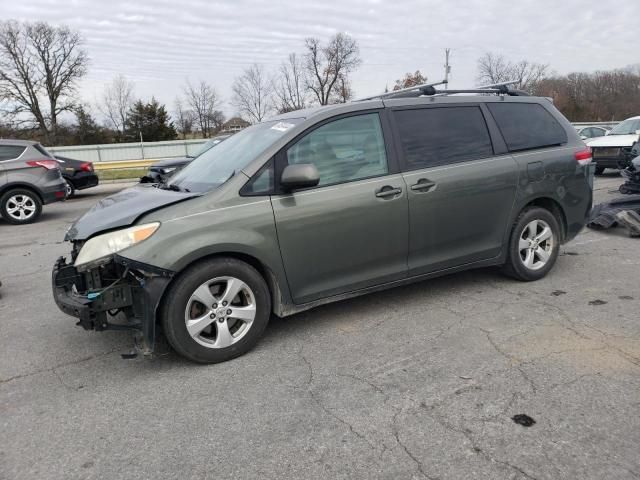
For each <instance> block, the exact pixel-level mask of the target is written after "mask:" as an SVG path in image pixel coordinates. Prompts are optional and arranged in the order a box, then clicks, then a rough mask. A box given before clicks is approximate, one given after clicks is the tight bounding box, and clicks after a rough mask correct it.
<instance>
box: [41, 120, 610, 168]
mask: <svg viewBox="0 0 640 480" xmlns="http://www.w3.org/2000/svg"><path fill="white" fill-rule="evenodd" d="M617 123H618V122H575V123H573V126H575V127H590V126H596V125H597V126H603V127H613V126H614V125H616V124H617ZM206 141H207V140H206V139H204V140H203V139H199V140H171V141H166V142H137V143H112V144H106V145H81V146H73V147H47V148H48V150H49V151H51V152H52V153H54V154H57V155H61V156H63V157H71V158H76V159H78V160H86V161H88V162H117V161H123V160H145V159H158V158H176V157H184V156H187V155H193V154H194V153H195V152H196V151H197V150H198V149H199V148H200V145H202V144H203V143H204V142H206Z"/></svg>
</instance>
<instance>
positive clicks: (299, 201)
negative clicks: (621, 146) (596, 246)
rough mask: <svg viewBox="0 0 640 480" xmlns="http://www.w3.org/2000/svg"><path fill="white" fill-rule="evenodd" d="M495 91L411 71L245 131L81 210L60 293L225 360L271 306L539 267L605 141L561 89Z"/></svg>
mask: <svg viewBox="0 0 640 480" xmlns="http://www.w3.org/2000/svg"><path fill="white" fill-rule="evenodd" d="M487 90H488V89H483V90H482V91H481V92H480V93H482V94H481V95H475V96H470V95H467V96H456V93H467V94H468V93H470V91H458V92H456V91H452V90H449V91H448V92H444V91H438V90H435V89H434V88H433V86H430V88H426V86H425V88H422V87H414V90H413V89H412V90H409V92H413V91H415V92H416V93H415V94H414V96H413V97H412V98H409V97H406V95H407V92H406V91H405V92H402V91H400V92H391V93H389V94H387V95H383V98H377V99H374V100H366V101H358V102H351V103H346V104H339V105H329V106H324V107H318V108H313V109H309V110H301V111H295V112H290V113H287V114H284V115H280V116H278V117H275V118H273V119H271V120H269V121H265V122H262V123H259V124H257V125H253V126H251V127H249V128H247V129H245V130H242V131H241V132H239V133H237V134H235V135H234V136H233V137H231V138H229V139H228V140H226V141H225V142H223V143H222V144H220V145H219V146H217V147H216V148H213V149H211V150H209V151H207V152H205V153H204V154H202V155H200V156H199V157H198V158H196V159H195V160H194V161H193V162H191V163H190V164H189V165H188V166H187V167H185V168H184V169H183V170H182V171H180V172H179V173H177V174H176V175H174V176H173V177H171V178H170V179H169V182H168V183H167V184H154V185H144V184H139V185H137V186H135V187H133V188H130V189H127V190H124V191H122V192H120V193H118V194H116V195H113V196H111V197H109V198H106V199H103V200H102V201H101V202H100V203H98V204H97V205H96V206H95V207H93V209H91V210H90V211H88V212H87V213H86V214H85V215H84V216H83V217H82V218H80V219H79V220H78V221H76V222H75V223H74V224H73V225H72V226H71V228H70V229H69V231H68V232H67V235H66V240H67V241H70V242H71V243H72V245H70V246H71V254H70V257H69V259H68V260H67V259H65V258H63V257H60V258H59V259H58V261H57V262H56V264H55V266H54V268H53V274H52V275H53V294H54V297H55V300H56V303H57V305H58V307H59V308H60V309H61V310H62V311H63V312H65V313H68V314H69V315H72V316H74V317H77V318H79V320H80V321H79V324H80V325H81V326H83V327H84V328H86V329H95V330H105V329H109V328H119V329H122V328H129V329H131V330H133V331H135V332H137V334H138V338H139V339H140V343H139V345H141V346H142V349H143V351H144V352H151V351H152V349H153V346H154V338H155V332H156V328H157V327H158V328H161V329H162V330H163V332H164V334H165V335H166V337H167V339H168V340H169V342H170V344H171V345H172V346H173V348H174V349H175V350H176V351H177V352H179V353H180V354H182V355H184V356H185V357H187V358H189V359H191V360H194V361H197V362H203V363H213V362H221V361H224V360H229V359H231V358H234V357H237V356H238V355H241V354H243V353H245V352H247V351H249V350H250V349H251V348H252V347H253V346H254V345H255V344H256V343H257V342H258V339H259V338H260V336H261V335H262V332H263V331H264V329H265V327H266V326H267V323H268V322H269V319H270V318H271V316H272V315H273V314H275V315H278V316H287V315H291V314H294V313H296V312H301V311H304V310H307V309H310V308H313V307H315V306H318V305H322V304H325V303H329V302H335V301H338V300H342V299H345V298H348V297H354V296H357V295H362V294H365V293H369V292H374V291H378V290H381V289H385V288H390V287H397V286H401V285H405V284H407V283H411V282H416V281H420V280H424V279H426V278H431V277H436V276H441V275H445V274H449V273H453V272H458V271H462V270H468V269H471V268H479V267H487V266H493V265H499V266H501V267H502V269H503V271H504V272H505V273H506V274H507V275H509V276H511V277H513V278H515V279H518V280H521V281H534V280H540V279H542V278H543V277H545V275H546V274H547V273H548V272H549V271H550V270H551V268H552V267H553V266H554V264H555V262H556V258H557V257H558V253H559V251H560V246H561V245H562V244H563V243H566V242H568V241H570V240H571V239H573V238H574V237H575V236H576V235H577V234H578V232H579V231H580V230H581V229H582V228H583V226H584V225H585V222H586V221H587V216H588V213H589V211H590V209H591V201H592V185H593V168H592V166H591V151H590V149H589V148H588V147H586V145H585V144H584V142H583V141H582V140H581V139H580V137H579V136H578V134H577V132H576V131H575V129H574V128H573V127H572V126H571V124H570V123H569V122H568V121H567V119H566V118H564V117H563V116H562V114H561V113H560V112H559V111H558V110H557V109H556V108H555V107H554V106H553V104H552V103H551V102H550V101H549V100H548V99H546V98H538V97H529V96H523V94H522V93H521V92H511V91H508V90H506V89H504V88H501V89H499V90H498V89H495V90H491V91H490V92H488V91H487ZM487 93H495V94H494V95H487ZM398 94H403V95H404V96H405V98H400V97H395V98H394V95H398ZM421 94H423V95H426V96H419V95H421ZM428 288H429V287H428V286H425V289H428ZM336 312H337V310H336ZM116 313H124V316H125V317H126V318H128V319H129V320H128V323H126V324H123V323H120V324H117V325H116V324H115V322H113V321H112V318H113V316H114V315H115V314H116ZM122 320H123V319H122V317H119V318H118V321H120V322H122ZM397 320H398V322H399V328H400V327H401V325H402V322H403V321H404V319H402V318H398V319H397Z"/></svg>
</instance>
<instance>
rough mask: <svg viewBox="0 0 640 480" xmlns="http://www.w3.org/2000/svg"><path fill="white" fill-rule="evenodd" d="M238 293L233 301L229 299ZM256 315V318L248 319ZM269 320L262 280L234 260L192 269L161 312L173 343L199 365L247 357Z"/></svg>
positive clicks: (170, 293) (171, 291) (213, 261)
mask: <svg viewBox="0 0 640 480" xmlns="http://www.w3.org/2000/svg"><path fill="white" fill-rule="evenodd" d="M240 284H242V285H243V286H242V287H241V286H240ZM245 287H246V288H245ZM236 289H238V290H237V291H238V293H237V294H236V295H235V296H233V297H231V296H230V295H233V294H230V293H229V294H227V295H225V293H227V292H230V291H231V290H233V291H234V292H235V291H236ZM225 290H226V292H225ZM207 292H208V293H207ZM229 298H231V301H230V302H229V303H227V304H224V302H227V301H228V299H229ZM205 303H211V305H208V304H207V305H205ZM229 312H231V313H229ZM252 313H253V319H252V320H250V321H249V320H247V319H248V318H249V317H250V316H251V314H252ZM211 315H214V317H211ZM236 315H237V316H236ZM241 316H242V317H245V318H246V319H244V320H243V319H241V318H240V317H241ZM270 316H271V295H270V294H269V288H268V287H267V284H266V283H265V281H264V279H263V278H262V276H261V275H260V273H258V271H257V270H256V269H255V268H253V267H252V266H251V265H248V264H246V263H244V262H241V261H239V260H236V259H234V258H215V259H209V260H203V261H201V262H198V263H196V264H195V265H193V266H191V267H189V268H188V269H187V270H185V271H184V272H183V273H182V274H181V275H180V276H179V277H178V278H176V280H175V281H174V282H173V284H172V285H171V286H170V287H169V290H168V292H167V294H166V295H165V298H164V300H163V302H162V306H161V309H160V321H161V322H162V327H163V329H164V332H165V335H166V337H167V340H168V341H169V344H170V345H171V346H172V347H173V348H174V350H175V351H176V352H178V353H179V354H180V355H182V356H183V357H185V358H188V359H189V360H192V361H194V362H198V363H219V362H224V361H227V360H231V359H232V358H235V357H238V356H240V355H243V354H244V353H246V352H248V351H249V350H251V349H252V348H253V347H254V346H255V345H256V344H257V343H258V340H259V339H260V337H261V336H262V333H263V332H264V329H265V328H266V326H267V324H268V323H269V318H270ZM196 320H197V321H196ZM187 323H188V324H189V328H188V327H187ZM203 325H204V328H202V329H200V327H202V326H203Z"/></svg>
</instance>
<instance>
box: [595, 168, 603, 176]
mask: <svg viewBox="0 0 640 480" xmlns="http://www.w3.org/2000/svg"><path fill="white" fill-rule="evenodd" d="M603 173H604V167H598V166H596V175H602V174H603Z"/></svg>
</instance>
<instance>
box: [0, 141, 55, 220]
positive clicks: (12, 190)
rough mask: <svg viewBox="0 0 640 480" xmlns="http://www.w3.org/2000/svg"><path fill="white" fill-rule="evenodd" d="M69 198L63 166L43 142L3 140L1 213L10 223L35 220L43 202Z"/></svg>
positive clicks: (0, 166)
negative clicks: (66, 192) (63, 176)
mask: <svg viewBox="0 0 640 480" xmlns="http://www.w3.org/2000/svg"><path fill="white" fill-rule="evenodd" d="M65 198H66V194H65V181H64V179H63V178H62V173H61V171H60V165H59V164H58V162H56V161H55V160H54V159H53V157H52V156H51V154H50V153H49V152H47V151H46V150H45V148H44V147H43V146H42V145H40V144H39V143H38V142H30V141H27V140H0V214H1V215H2V217H3V218H4V219H5V220H6V221H7V222H9V223H13V224H23V223H31V222H35V221H36V220H37V219H38V217H39V216H40V214H41V213H42V205H46V204H48V203H51V202H57V201H59V200H64V199H65Z"/></svg>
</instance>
